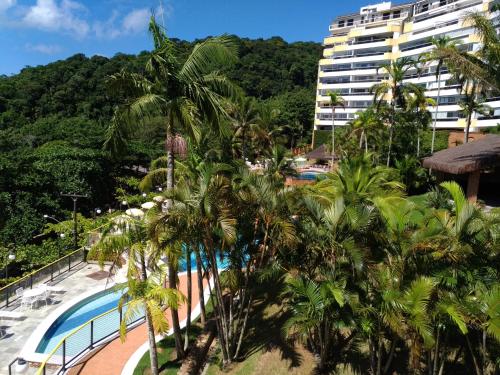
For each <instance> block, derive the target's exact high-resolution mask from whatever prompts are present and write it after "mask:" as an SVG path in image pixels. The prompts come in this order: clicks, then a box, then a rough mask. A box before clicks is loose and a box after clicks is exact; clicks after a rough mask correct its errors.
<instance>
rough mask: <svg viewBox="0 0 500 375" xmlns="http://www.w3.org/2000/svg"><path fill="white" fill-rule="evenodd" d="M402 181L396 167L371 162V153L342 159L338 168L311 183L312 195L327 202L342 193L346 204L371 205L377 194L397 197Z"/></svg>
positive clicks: (401, 191)
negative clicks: (312, 184)
mask: <svg viewBox="0 0 500 375" xmlns="http://www.w3.org/2000/svg"><path fill="white" fill-rule="evenodd" d="M402 194H403V185H402V184H401V183H400V182H399V181H398V180H397V175H396V174H395V171H394V170H392V169H390V168H387V167H385V166H380V165H376V166H374V165H373V161H372V159H371V155H370V154H366V155H361V156H358V157H355V158H352V159H348V160H343V161H342V162H341V163H340V166H339V168H338V170H337V171H335V172H333V173H328V174H326V176H325V178H324V179H322V180H321V181H319V182H318V183H316V185H314V186H313V187H312V195H313V196H315V197H317V198H318V199H319V201H321V202H325V203H327V204H330V203H331V202H333V201H334V200H335V199H337V198H338V197H342V198H343V199H344V200H345V202H346V204H360V203H361V204H367V205H373V202H374V200H375V199H376V198H377V197H382V196H390V197H400V196H401V195H402Z"/></svg>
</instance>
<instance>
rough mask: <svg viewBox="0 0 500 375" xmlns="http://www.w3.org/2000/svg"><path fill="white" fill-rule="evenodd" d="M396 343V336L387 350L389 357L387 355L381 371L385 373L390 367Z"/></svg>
mask: <svg viewBox="0 0 500 375" xmlns="http://www.w3.org/2000/svg"><path fill="white" fill-rule="evenodd" d="M397 343H398V339H397V337H395V338H394V339H393V340H392V342H391V349H390V350H389V357H387V361H386V363H385V366H384V370H383V373H384V374H387V371H389V369H390V368H391V364H392V359H393V358H394V352H395V351H396V345H397Z"/></svg>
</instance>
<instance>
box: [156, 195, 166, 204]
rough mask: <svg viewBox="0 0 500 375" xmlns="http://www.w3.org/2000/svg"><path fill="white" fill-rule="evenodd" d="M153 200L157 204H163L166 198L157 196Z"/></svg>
mask: <svg viewBox="0 0 500 375" xmlns="http://www.w3.org/2000/svg"><path fill="white" fill-rule="evenodd" d="M153 200H154V201H155V202H160V203H161V202H163V201H164V200H165V198H164V197H162V196H161V195H156V196H154V197H153Z"/></svg>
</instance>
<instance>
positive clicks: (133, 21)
mask: <svg viewBox="0 0 500 375" xmlns="http://www.w3.org/2000/svg"><path fill="white" fill-rule="evenodd" d="M149 16H150V12H149V10H148V9H146V8H144V9H135V10H133V11H131V12H130V13H129V14H127V15H126V16H125V18H124V19H123V23H122V26H123V31H124V32H125V33H127V34H136V33H139V32H141V31H143V30H145V29H146V27H147V25H148V22H149Z"/></svg>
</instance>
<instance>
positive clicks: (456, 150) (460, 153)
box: [423, 134, 500, 174]
mask: <svg viewBox="0 0 500 375" xmlns="http://www.w3.org/2000/svg"><path fill="white" fill-rule="evenodd" d="M496 165H500V135H494V134H489V135H487V136H486V137H484V138H482V139H479V140H477V141H474V142H470V143H465V144H463V145H460V146H457V147H453V148H448V149H446V150H442V151H438V152H436V153H435V154H434V155H432V156H429V157H427V158H425V159H424V161H423V166H424V167H425V168H430V169H432V170H435V171H439V172H444V173H449V174H465V173H471V172H474V171H478V170H483V169H489V168H492V167H495V166H496Z"/></svg>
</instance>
